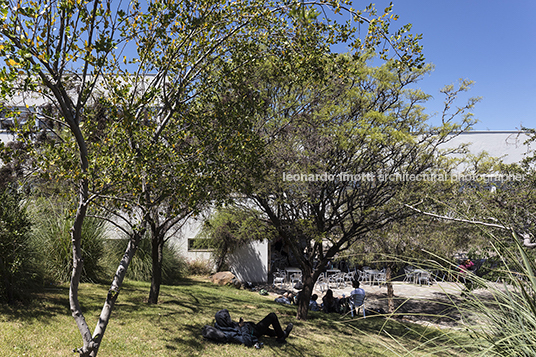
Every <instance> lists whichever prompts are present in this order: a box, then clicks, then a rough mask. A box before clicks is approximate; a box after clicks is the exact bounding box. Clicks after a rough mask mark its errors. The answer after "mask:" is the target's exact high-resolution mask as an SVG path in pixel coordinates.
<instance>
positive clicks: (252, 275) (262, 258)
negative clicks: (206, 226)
mask: <svg viewBox="0 0 536 357" xmlns="http://www.w3.org/2000/svg"><path fill="white" fill-rule="evenodd" d="M204 218H205V217H203V216H201V217H197V218H191V219H189V220H188V222H186V224H185V225H184V226H183V227H182V229H181V230H180V231H179V232H177V233H176V234H174V235H173V236H172V238H171V239H170V241H171V244H172V245H173V247H174V248H175V249H176V250H177V251H178V252H179V254H180V255H182V256H183V257H185V258H186V259H187V260H189V261H195V260H205V261H209V260H211V257H212V254H211V252H210V251H207V250H189V249H188V239H192V238H195V237H196V235H197V234H198V232H199V231H200V229H201V226H202V224H203V220H204ZM229 265H230V267H231V271H232V272H233V274H234V275H235V276H236V277H237V278H238V279H239V280H240V281H249V282H252V283H266V282H268V269H269V266H270V257H269V242H268V241H267V240H265V241H263V242H252V243H250V244H248V245H246V246H244V247H241V248H239V249H238V250H237V251H236V252H235V253H234V254H232V255H231V256H229Z"/></svg>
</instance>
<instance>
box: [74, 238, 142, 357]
mask: <svg viewBox="0 0 536 357" xmlns="http://www.w3.org/2000/svg"><path fill="white" fill-rule="evenodd" d="M141 237H143V232H135V233H133V234H132V236H131V237H130V241H129V243H128V246H127V249H126V251H125V254H124V255H123V258H122V259H121V262H120V263H119V266H118V267H117V270H116V272H115V275H114V279H113V280H112V285H111V286H110V289H108V295H107V296H106V301H105V302H104V306H103V307H102V311H101V314H100V316H99V322H98V323H97V326H96V327H95V331H94V332H93V338H92V340H93V342H94V346H93V349H92V350H91V351H90V354H88V355H87V356H89V357H96V356H97V352H98V351H99V347H100V344H101V341H102V337H103V336H104V332H105V331H106V327H107V326H108V322H109V320H110V315H111V314H112V310H113V307H114V305H115V302H116V301H117V297H118V296H119V292H120V290H121V286H122V285H123V280H124V278H125V275H126V273H127V269H128V265H129V264H130V262H131V261H132V258H133V257H134V254H136V250H137V249H138V245H139V243H140V240H141ZM80 356H86V355H82V353H80Z"/></svg>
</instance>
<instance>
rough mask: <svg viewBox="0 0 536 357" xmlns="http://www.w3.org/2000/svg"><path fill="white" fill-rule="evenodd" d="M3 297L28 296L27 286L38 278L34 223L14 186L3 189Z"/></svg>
mask: <svg viewBox="0 0 536 357" xmlns="http://www.w3.org/2000/svg"><path fill="white" fill-rule="evenodd" d="M0 202H1V204H0V300H2V301H7V302H8V303H13V302H14V301H16V300H24V299H25V297H26V296H27V289H26V288H29V287H31V286H32V285H33V283H35V282H38V281H39V279H40V275H39V274H38V273H37V271H38V270H37V268H36V267H35V261H36V259H35V251H34V250H33V249H32V247H31V240H30V235H29V232H30V229H31V223H30V220H29V218H28V214H27V212H26V210H25V209H24V207H22V206H21V198H20V196H19V194H17V193H16V192H15V191H14V190H11V189H9V188H4V189H3V190H2V191H0Z"/></svg>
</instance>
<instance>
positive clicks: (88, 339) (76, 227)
mask: <svg viewBox="0 0 536 357" xmlns="http://www.w3.org/2000/svg"><path fill="white" fill-rule="evenodd" d="M87 196H88V183H87V180H81V182H80V192H79V204H78V209H77V211H76V216H75V219H74V223H73V226H72V228H71V242H72V249H73V271H72V275H71V284H70V287H69V306H70V308H71V314H72V316H73V318H74V320H75V322H76V324H77V326H78V330H79V331H80V334H81V335H82V341H83V342H84V345H83V346H82V348H79V349H78V352H79V353H80V356H81V357H87V356H89V353H90V352H91V351H93V349H94V348H95V347H96V345H95V342H94V341H93V337H92V336H91V331H90V330H89V326H88V325H87V322H86V320H85V318H84V314H83V313H82V308H81V307H80V302H79V300H78V287H79V285H80V278H81V276H82V271H83V266H84V260H83V258H82V224H83V223H84V219H85V217H86V212H87V201H86V199H87Z"/></svg>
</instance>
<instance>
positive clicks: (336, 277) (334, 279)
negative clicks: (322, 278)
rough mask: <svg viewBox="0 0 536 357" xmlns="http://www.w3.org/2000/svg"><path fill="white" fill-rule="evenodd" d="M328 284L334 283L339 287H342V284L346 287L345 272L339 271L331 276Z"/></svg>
mask: <svg viewBox="0 0 536 357" xmlns="http://www.w3.org/2000/svg"><path fill="white" fill-rule="evenodd" d="M328 284H334V285H335V287H336V288H337V289H338V288H340V287H341V285H342V286H343V287H344V286H345V284H344V273H337V274H333V275H331V276H329V278H328ZM330 286H331V285H330Z"/></svg>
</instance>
